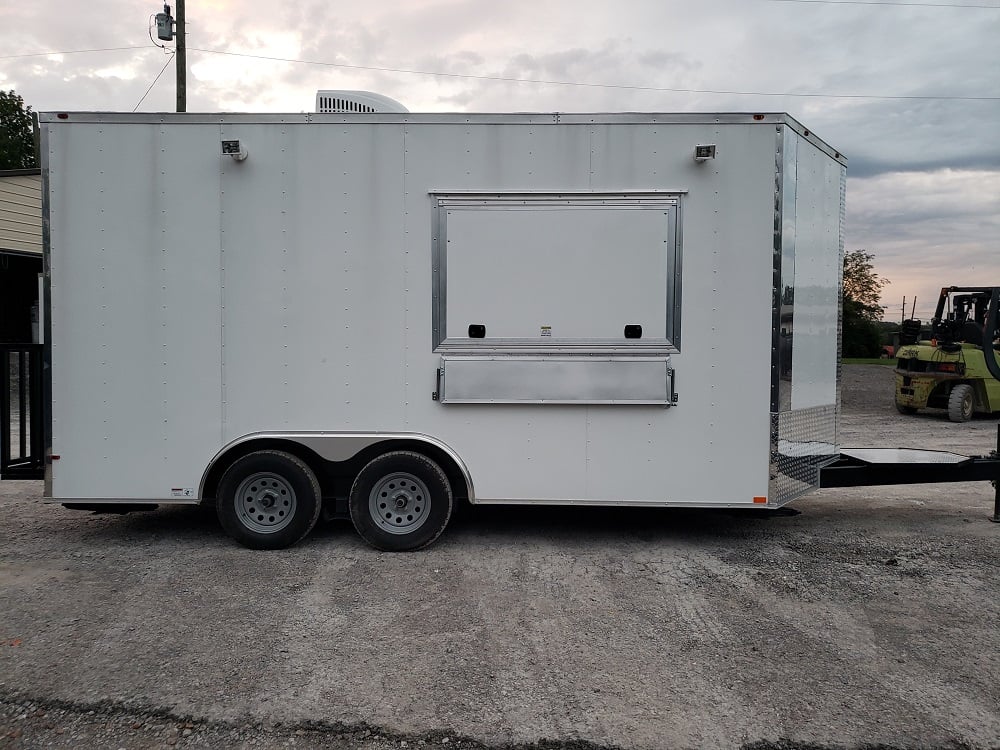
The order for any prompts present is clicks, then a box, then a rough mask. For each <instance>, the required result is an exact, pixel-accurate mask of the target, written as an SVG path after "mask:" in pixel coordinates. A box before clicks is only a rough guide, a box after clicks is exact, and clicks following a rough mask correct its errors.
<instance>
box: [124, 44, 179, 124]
mask: <svg viewBox="0 0 1000 750" xmlns="http://www.w3.org/2000/svg"><path fill="white" fill-rule="evenodd" d="M173 59H174V54H173V52H171V53H170V55H169V56H168V57H167V61H166V62H165V63H163V67H162V68H160V72H159V73H157V74H156V78H154V79H153V82H152V83H151V84H149V88H148V89H146V93H145V94H143V95H142V99H140V100H139V102H138V104H136V105H135V106H134V107H132V111H133V112H135V111H136V110H137V109H139V104H142V103H143V101H144V100H145V99H146V97H147V96H148V95H149V92H150V91H152V90H153V86H155V85H156V82H157V81H159V80H160V76H162V75H163V71H164V70H166V69H167V66H168V65H170V61H171V60H173Z"/></svg>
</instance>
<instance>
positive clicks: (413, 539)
mask: <svg viewBox="0 0 1000 750" xmlns="http://www.w3.org/2000/svg"><path fill="white" fill-rule="evenodd" d="M349 505H350V510H351V521H353V522H354V528H355V529H357V531H358V533H359V534H360V535H361V537H362V538H363V539H364V540H365V541H366V542H368V543H369V544H370V545H371V546H373V547H375V548H376V549H381V550H386V551H389V552H403V551H406V550H415V549H420V548H421V547H426V546H427V545H429V544H431V543H432V542H433V541H434V540H435V539H437V538H438V537H439V536H441V532H442V531H444V529H445V526H447V525H448V519H450V518H451V512H452V507H453V506H454V499H453V497H452V492H451V484H450V483H449V482H448V477H447V476H446V475H445V473H444V472H443V471H442V470H441V467H440V466H438V465H437V464H436V463H434V462H433V461H431V460H430V459H429V458H427V457H426V456H422V455H420V454H419V453H412V452H410V451H393V452H392V453H383V454H382V455H381V456H378V457H377V458H374V459H372V460H371V461H370V462H368V464H367V465H366V466H365V468H363V469H362V470H361V472H360V473H359V474H358V476H357V479H355V480H354V484H353V486H352V487H351V495H350V498H349Z"/></svg>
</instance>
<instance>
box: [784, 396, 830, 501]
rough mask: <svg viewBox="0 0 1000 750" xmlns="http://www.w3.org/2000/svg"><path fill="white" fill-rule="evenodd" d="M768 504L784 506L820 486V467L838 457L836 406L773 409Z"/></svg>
mask: <svg viewBox="0 0 1000 750" xmlns="http://www.w3.org/2000/svg"><path fill="white" fill-rule="evenodd" d="M771 434H772V435H777V436H778V440H777V444H774V443H772V445H771V467H770V472H771V479H770V486H769V488H768V489H769V492H768V496H769V500H770V502H769V505H772V506H781V505H785V504H786V503H789V502H791V501H792V500H794V499H795V498H797V497H801V496H802V495H804V494H806V493H807V492H810V491H811V490H814V489H816V488H817V487H819V470H820V469H821V468H822V467H824V466H826V465H828V464H830V463H832V462H833V461H835V460H836V459H837V455H838V453H837V406H836V404H828V405H824V406H814V407H811V408H809V409H796V410H794V411H783V412H778V413H775V412H772V413H771Z"/></svg>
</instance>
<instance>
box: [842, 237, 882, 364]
mask: <svg viewBox="0 0 1000 750" xmlns="http://www.w3.org/2000/svg"><path fill="white" fill-rule="evenodd" d="M874 260H875V254H874V253H869V252H866V251H865V250H851V251H850V252H848V253H845V254H844V307H843V321H844V338H843V345H844V356H845V357H877V356H878V355H879V347H880V346H881V336H880V332H879V328H878V324H879V321H881V320H882V305H881V304H879V300H880V299H881V296H882V288H883V287H884V286H885V285H886V284H888V283H889V280H888V279H884V278H882V277H881V276H879V275H878V274H877V273H876V272H875V265H874V263H873V262H872V261H874Z"/></svg>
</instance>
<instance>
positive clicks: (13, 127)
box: [0, 89, 38, 169]
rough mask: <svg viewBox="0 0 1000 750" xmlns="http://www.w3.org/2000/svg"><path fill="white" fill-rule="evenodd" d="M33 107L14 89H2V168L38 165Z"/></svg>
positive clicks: (0, 105) (0, 102)
mask: <svg viewBox="0 0 1000 750" xmlns="http://www.w3.org/2000/svg"><path fill="white" fill-rule="evenodd" d="M31 120H32V118H31V107H25V106H24V100H23V99H22V98H21V97H20V96H18V95H17V94H16V93H15V92H14V90H13V89H12V90H10V91H0V169H31V168H32V167H36V166H38V162H37V159H36V158H35V138H34V134H33V131H32V127H31Z"/></svg>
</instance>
